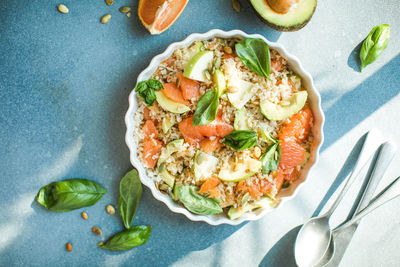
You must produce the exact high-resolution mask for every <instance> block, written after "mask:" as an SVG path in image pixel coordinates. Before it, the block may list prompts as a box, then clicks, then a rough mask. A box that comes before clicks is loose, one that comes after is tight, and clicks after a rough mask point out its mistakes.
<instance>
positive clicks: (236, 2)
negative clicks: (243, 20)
mask: <svg viewBox="0 0 400 267" xmlns="http://www.w3.org/2000/svg"><path fill="white" fill-rule="evenodd" d="M232 7H233V9H234V10H235V11H236V12H240V3H239V0H232Z"/></svg>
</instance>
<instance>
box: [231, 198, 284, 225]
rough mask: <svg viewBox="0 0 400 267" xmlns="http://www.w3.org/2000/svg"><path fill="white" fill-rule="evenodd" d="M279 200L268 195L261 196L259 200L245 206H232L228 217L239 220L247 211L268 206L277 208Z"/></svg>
mask: <svg viewBox="0 0 400 267" xmlns="http://www.w3.org/2000/svg"><path fill="white" fill-rule="evenodd" d="M278 203H279V201H277V200H274V199H272V198H269V197H267V196H263V197H261V198H260V199H259V200H256V201H254V202H253V203H249V204H247V205H245V206H244V207H237V208H234V207H231V208H230V209H229V211H228V217H229V219H231V220H237V219H239V218H240V217H242V216H243V214H245V213H246V212H249V211H253V210H255V209H267V208H275V207H276V206H277V205H278Z"/></svg>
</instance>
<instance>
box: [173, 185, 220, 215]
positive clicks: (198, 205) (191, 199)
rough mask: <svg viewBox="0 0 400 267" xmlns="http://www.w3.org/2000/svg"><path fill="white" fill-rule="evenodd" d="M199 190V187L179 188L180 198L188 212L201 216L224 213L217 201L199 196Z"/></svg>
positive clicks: (187, 186)
mask: <svg viewBox="0 0 400 267" xmlns="http://www.w3.org/2000/svg"><path fill="white" fill-rule="evenodd" d="M198 190H199V188H198V187H196V186H190V185H186V186H180V187H178V198H179V200H180V201H181V202H182V203H183V205H184V206H185V207H186V208H187V209H188V210H190V211H191V212H193V213H196V214H201V215H212V214H219V213H221V212H222V211H223V210H222V208H221V206H220V205H219V204H218V201H217V200H216V199H211V198H207V197H203V196H202V195H199V194H197V191H198Z"/></svg>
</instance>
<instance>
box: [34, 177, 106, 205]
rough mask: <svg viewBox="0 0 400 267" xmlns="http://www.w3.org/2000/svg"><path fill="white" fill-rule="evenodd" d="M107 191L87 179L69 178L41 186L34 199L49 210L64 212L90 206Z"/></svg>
mask: <svg viewBox="0 0 400 267" xmlns="http://www.w3.org/2000/svg"><path fill="white" fill-rule="evenodd" d="M106 192H107V191H106V190H105V189H104V188H103V187H102V186H101V185H99V184H98V183H96V182H93V181H90V180H88V179H69V180H65V181H59V182H53V183H50V184H48V185H46V186H43V187H42V188H41V189H40V190H39V193H38V194H37V196H36V201H37V202H38V203H39V204H40V205H42V206H43V207H45V208H46V209H48V210H51V211H57V212H66V211H70V210H74V209H79V208H82V207H87V206H92V205H93V204H95V203H96V202H97V201H98V200H99V199H100V198H102V197H103V195H104V194H105V193H106Z"/></svg>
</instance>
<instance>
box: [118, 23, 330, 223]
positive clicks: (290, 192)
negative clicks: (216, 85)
mask: <svg viewBox="0 0 400 267" xmlns="http://www.w3.org/2000/svg"><path fill="white" fill-rule="evenodd" d="M214 37H220V38H240V39H242V38H259V39H262V40H264V41H265V42H266V43H267V44H268V45H269V46H270V47H271V48H273V49H276V51H278V52H279V53H280V54H281V56H283V57H284V58H285V59H286V61H287V63H288V64H289V66H290V68H291V69H292V70H293V71H294V72H295V73H296V74H298V75H299V76H300V77H301V79H302V86H303V87H304V88H305V89H306V90H307V91H308V98H309V102H310V105H311V109H312V111H313V114H314V127H313V134H314V144H313V146H312V148H311V157H310V160H309V161H308V162H307V164H306V165H305V167H304V168H303V170H302V172H301V174H300V177H299V178H298V179H296V180H295V181H294V182H293V183H292V184H291V186H290V187H289V188H287V189H284V190H281V191H280V193H279V197H280V200H281V201H280V203H279V205H278V207H276V208H274V209H264V210H261V211H255V212H252V213H246V214H244V216H243V217H241V218H240V219H238V220H229V219H228V218H227V217H226V215H225V214H219V215H198V214H193V213H191V212H190V211H188V210H187V209H186V208H185V207H183V206H182V205H181V204H179V203H178V202H175V201H174V200H172V199H171V197H170V196H169V195H168V194H162V193H161V192H160V191H159V190H157V188H156V186H155V184H154V182H153V180H152V179H151V178H149V177H147V175H146V170H145V168H144V166H143V163H142V162H141V160H140V159H139V158H138V156H137V148H138V146H137V142H136V141H135V140H134V130H135V129H134V127H135V123H134V114H135V112H136V110H137V108H138V103H137V99H136V97H137V96H136V93H135V91H134V90H132V92H131V93H130V95H129V108H128V111H127V113H126V115H125V123H126V128H127V131H126V135H125V141H126V144H127V145H128V147H129V150H130V160H131V163H132V165H133V166H134V167H135V168H136V169H137V170H138V172H139V175H140V180H141V181H142V183H143V184H144V185H146V186H147V187H148V188H150V190H151V193H152V194H153V196H154V197H155V198H156V199H158V200H160V201H162V202H164V203H165V204H166V205H167V206H168V208H169V209H170V210H172V211H173V212H176V213H182V214H184V215H185V216H186V217H188V218H189V219H190V220H192V221H204V222H206V223H209V224H211V225H219V224H223V223H226V224H231V225H238V224H240V223H242V222H244V221H253V220H258V219H260V218H262V217H263V216H264V215H265V214H267V213H268V212H271V211H272V210H275V209H278V208H279V207H280V206H281V205H283V203H285V202H287V201H289V200H290V199H292V198H293V197H294V196H295V195H296V193H297V192H298V190H300V188H301V186H302V185H304V184H305V183H304V182H305V180H306V177H307V174H308V172H309V170H310V169H311V167H312V166H313V165H315V164H316V163H317V161H318V157H319V150H320V147H321V146H322V143H323V139H324V137H323V124H324V114H323V111H322V108H321V96H320V95H319V92H318V91H317V90H316V89H315V87H314V82H313V79H312V77H311V75H310V73H308V72H307V71H306V70H304V68H303V66H302V65H301V63H300V61H299V59H298V58H297V57H295V56H293V55H291V54H290V53H288V52H287V51H286V49H285V48H284V47H283V46H281V45H280V44H278V43H274V42H270V41H268V40H267V39H265V37H264V36H262V35H259V34H246V33H244V32H243V31H240V30H232V31H222V30H217V29H214V30H211V31H209V32H206V33H203V34H199V33H194V34H191V35H189V36H188V37H187V38H186V39H184V40H183V41H181V42H176V43H172V44H170V45H169V46H168V47H167V49H166V50H165V51H164V52H163V53H162V54H159V55H157V56H155V57H154V58H153V59H152V60H151V62H150V64H149V66H148V67H147V68H146V69H144V70H143V71H142V72H141V73H140V74H139V76H138V78H137V82H140V81H144V80H147V79H149V78H150V76H151V75H152V74H153V73H154V72H155V71H156V69H157V67H158V65H159V64H160V63H161V62H162V61H164V60H165V59H167V58H169V57H170V56H171V55H172V53H173V52H174V51H175V50H176V49H177V48H180V47H188V46H189V45H190V44H192V43H193V42H195V41H201V40H207V39H211V38H214Z"/></svg>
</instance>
